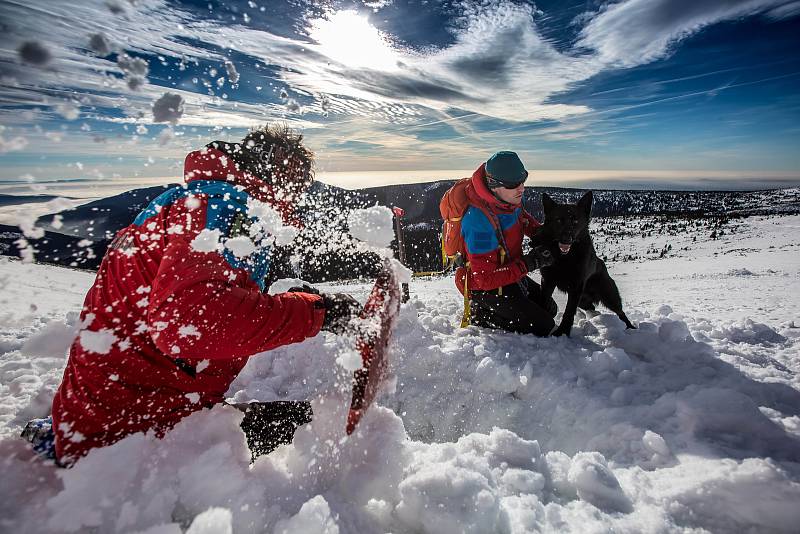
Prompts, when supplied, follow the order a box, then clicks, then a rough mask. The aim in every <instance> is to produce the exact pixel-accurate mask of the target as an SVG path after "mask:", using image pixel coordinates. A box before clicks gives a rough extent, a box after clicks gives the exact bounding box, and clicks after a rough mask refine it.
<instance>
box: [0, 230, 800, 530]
mask: <svg viewBox="0 0 800 534" xmlns="http://www.w3.org/2000/svg"><path fill="white" fill-rule="evenodd" d="M356 226H357V225H356ZM798 228H800V216H780V217H750V218H747V219H743V220H742V221H741V224H740V226H739V227H738V229H737V231H736V233H735V234H732V235H729V236H726V239H724V240H710V241H708V242H703V243H698V244H697V246H696V247H695V248H693V249H691V250H690V251H685V252H682V253H681V254H678V255H675V256H672V257H666V258H662V259H646V260H641V261H635V262H615V263H611V264H610V265H609V269H610V272H611V275H612V276H613V277H614V278H615V280H616V282H617V284H618V286H619V288H620V292H621V294H622V296H623V302H624V305H625V309H626V311H627V313H628V315H629V316H630V317H631V319H632V320H633V321H634V322H635V323H637V325H638V326H639V328H638V329H637V330H625V329H624V325H622V323H621V322H620V321H619V320H618V319H617V317H616V316H615V315H613V314H610V313H607V312H606V311H604V310H601V313H600V314H597V315H594V316H592V317H586V316H583V315H582V314H581V313H579V314H578V315H577V316H576V322H575V326H574V328H573V331H572V336H571V337H570V338H546V339H540V338H535V337H532V336H517V335H512V334H506V333H500V332H492V331H488V330H484V329H480V328H476V327H469V328H465V329H461V328H458V322H459V319H460V314H461V306H462V300H461V296H460V295H459V294H458V292H457V291H456V290H455V287H454V285H453V282H452V280H450V279H436V278H433V279H416V278H415V279H412V280H411V281H410V291H411V299H410V301H409V302H408V303H406V304H404V305H403V307H402V309H401V314H400V317H399V320H398V325H397V330H396V335H395V337H394V339H393V341H392V344H391V346H390V348H391V357H392V367H391V373H392V380H391V381H390V383H389V384H388V385H387V387H386V388H385V391H384V392H383V393H382V394H381V396H380V397H379V399H378V406H375V407H373V409H371V410H370V411H369V412H367V414H365V416H364V419H363V420H362V423H361V424H360V425H359V427H358V429H357V430H356V432H355V433H354V434H353V435H351V436H349V437H347V436H345V434H344V421H345V417H346V413H345V411H346V407H347V405H348V402H349V393H350V392H349V383H350V382H349V377H350V370H349V368H350V367H352V366H349V365H346V364H345V365H344V367H343V366H342V363H341V362H347V361H348V358H351V357H352V356H353V354H354V353H353V351H352V343H351V342H352V340H351V339H348V338H347V337H346V336H335V335H332V334H327V333H321V334H320V335H318V336H316V337H314V338H312V339H309V340H306V341H305V342H303V343H300V344H296V345H291V346H288V347H281V348H278V349H275V350H273V351H270V352H268V353H265V354H262V355H259V356H257V357H254V358H252V359H251V360H250V362H248V364H247V366H246V367H245V369H244V370H243V371H242V373H241V374H240V376H239V377H238V378H237V379H236V381H234V383H233V384H232V385H231V388H230V390H229V391H228V397H229V399H230V400H231V402H247V401H251V400H262V401H268V400H279V399H283V400H290V399H311V400H312V407H313V410H314V414H315V415H314V421H313V422H312V423H311V424H309V425H305V426H303V427H301V428H300V429H299V430H298V432H297V433H296V435H295V439H294V441H293V443H292V444H290V445H285V446H282V447H280V448H278V449H277V450H276V451H275V452H273V453H272V454H270V455H268V456H264V457H261V458H259V459H258V460H257V461H256V462H255V463H253V464H252V465H251V464H250V463H249V460H250V454H249V451H248V450H247V447H246V443H245V441H244V437H243V435H242V434H241V432H240V430H239V428H238V425H239V422H240V421H241V418H242V414H241V412H239V411H238V410H235V409H232V408H231V407H229V406H217V407H215V408H213V409H211V410H203V411H201V412H197V413H195V414H193V415H191V416H190V417H188V418H186V419H184V420H183V421H181V423H179V424H178V425H177V426H176V427H175V428H174V429H173V430H172V431H171V432H169V433H168V434H167V435H166V436H165V437H164V438H163V439H156V438H155V436H153V435H144V434H138V435H134V436H130V437H128V438H126V439H124V440H122V441H120V442H118V443H116V444H114V445H112V446H110V447H106V448H103V449H98V450H95V451H93V452H91V453H90V454H89V455H88V456H87V457H86V458H84V459H83V460H81V461H80V462H79V463H78V464H77V465H76V466H75V467H74V468H72V469H68V470H56V469H54V468H53V467H52V466H49V465H47V464H45V463H43V462H40V461H32V456H33V455H32V453H31V451H30V450H29V449H28V448H27V447H26V444H25V443H24V442H22V441H21V440H19V439H17V438H16V435H17V434H18V433H19V431H20V430H21V428H22V426H23V425H24V423H25V421H27V420H28V419H30V418H32V417H37V416H42V415H45V414H46V413H47V411H48V409H49V403H50V401H51V400H52V396H53V393H54V390H55V388H56V387H57V385H58V383H59V381H60V380H61V373H62V371H63V367H64V365H65V363H66V358H65V352H66V350H67V348H68V346H69V343H70V342H71V341H72V339H73V338H74V337H75V335H76V334H77V332H78V331H79V326H80V325H78V324H77V323H78V321H77V312H78V311H79V310H80V306H81V303H82V301H83V296H84V293H85V291H86V290H87V289H88V287H89V286H90V285H91V283H92V281H93V275H91V274H89V273H84V272H78V271H72V270H69V269H62V268H55V267H49V266H44V265H32V264H23V263H21V262H17V261H9V260H2V261H0V310H2V311H0V462H2V466H3V484H2V486H1V487H0V530H3V531H9V532H15V531H20V532H21V531H25V532H49V531H55V532H80V531H87V530H91V529H94V530H96V531H98V532H151V533H177V532H184V531H186V532H228V531H230V532H237V533H239V532H331V533H332V532H340V533H350V532H359V533H383V532H394V533H412V532H414V533H416V532H435V533H436V534H446V533H450V532H458V533H461V532H475V533H478V532H480V533H484V532H508V533H522V532H538V531H547V532H609V531H615V532H703V531H711V532H747V531H751V532H796V529H797V524H798V521H800V510H799V509H798V507H797V503H798V502H800V463H798V462H799V461H800V379H798V371H800V353H799V352H798V339H800V328H798V325H800V314H798V309H800V296H799V295H798V293H797V291H796V290H795V286H796V284H797V280H798V277H800V261H798V257H800V256H798V254H797V253H798V249H800V234H799V233H798ZM685 239H687V237H686V236H674V237H673V242H674V243H675V246H674V248H675V249H676V250H679V249H680V247H679V245H680V244H681V242H682V240H685ZM598 241H600V240H598ZM216 242H217V240H214V243H216ZM602 245H603V243H598V248H600V246H602ZM651 245H652V243H651V242H649V241H648V239H647V238H631V239H630V240H629V241H628V242H627V243H625V246H626V247H628V248H629V249H631V250H634V251H636V252H644V251H645V250H647V249H648V248H649V247H651ZM745 271H747V273H750V274H746V273H745ZM301 284H302V281H301V280H285V281H281V282H280V286H281V287H284V288H288V287H291V286H293V285H301ZM318 287H319V288H320V289H321V290H323V291H335V292H349V293H351V294H353V295H354V296H356V298H359V299H361V300H362V301H363V299H365V298H366V296H367V294H368V292H369V290H370V287H371V284H370V283H368V282H351V283H335V284H334V283H330V284H321V285H318ZM556 299H557V301H558V302H559V306H560V307H561V308H562V309H563V304H564V302H565V296H564V295H563V294H560V293H557V294H556ZM190 327H191V325H186V330H185V331H186V332H187V334H188V335H191V333H190V332H191V328H190ZM85 332H86V330H84V333H85ZM348 350H349V351H350V352H349V353H348ZM351 359H352V361H351V362H350V363H353V362H355V359H354V358H351ZM337 361H339V362H340V363H335V362H337ZM201 366H202V362H201V365H198V370H200V367H201ZM187 529H188V530H187Z"/></svg>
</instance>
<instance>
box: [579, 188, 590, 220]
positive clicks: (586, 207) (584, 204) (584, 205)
mask: <svg viewBox="0 0 800 534" xmlns="http://www.w3.org/2000/svg"><path fill="white" fill-rule="evenodd" d="M593 199H594V195H593V194H592V192H591V191H587V192H586V194H585V195H583V196H582V197H581V199H580V200H579V201H578V209H579V210H581V211H582V212H584V213H585V214H586V216H587V217H588V216H589V215H591V213H592V200H593Z"/></svg>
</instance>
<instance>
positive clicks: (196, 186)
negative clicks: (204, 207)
mask: <svg viewBox="0 0 800 534" xmlns="http://www.w3.org/2000/svg"><path fill="white" fill-rule="evenodd" d="M186 194H189V195H191V194H203V195H206V196H208V198H219V199H223V200H231V201H233V202H238V203H245V204H246V203H247V199H248V198H249V196H248V194H247V192H246V191H245V190H244V187H242V186H240V185H236V184H232V183H229V182H223V181H221V180H195V181H193V182H189V184H188V185H187V187H186Z"/></svg>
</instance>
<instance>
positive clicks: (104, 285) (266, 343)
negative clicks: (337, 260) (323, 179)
mask: <svg viewBox="0 0 800 534" xmlns="http://www.w3.org/2000/svg"><path fill="white" fill-rule="evenodd" d="M312 158H313V156H312V153H311V152H310V151H309V150H308V149H306V148H305V147H304V146H303V144H302V136H299V135H296V134H294V133H292V132H291V131H290V130H288V128H286V127H277V128H276V127H264V128H261V129H258V130H255V131H252V132H250V133H249V134H248V135H247V136H246V137H245V138H244V139H243V140H242V142H240V143H225V142H219V141H217V142H213V143H210V144H208V145H207V146H205V147H204V148H202V149H201V150H197V151H195V152H192V153H190V154H189V155H188V156H187V157H186V162H185V168H184V179H185V184H183V185H182V186H178V187H174V188H172V189H168V190H166V191H165V192H164V193H163V194H161V195H160V196H158V197H157V198H155V199H154V200H153V201H152V202H150V204H149V205H148V206H147V207H146V208H145V209H144V210H143V211H142V212H141V213H139V215H138V216H137V217H136V219H135V220H134V221H133V223H132V224H131V225H130V226H128V227H126V228H124V229H122V230H120V231H119V232H118V233H117V235H116V236H115V238H114V240H113V241H112V242H111V244H110V246H109V248H108V251H107V252H106V255H105V257H104V259H103V261H102V264H101V265H100V268H99V270H98V272H97V278H96V280H95V282H94V285H93V286H92V287H91V289H89V292H88V294H87V295H86V300H85V302H84V306H83V310H82V312H81V321H82V323H81V330H80V332H79V334H78V336H77V338H76V339H75V341H74V342H73V344H72V347H71V349H70V354H69V360H68V363H67V366H66V369H65V370H64V377H63V381H62V382H61V385H60V387H59V388H58V391H57V393H56V395H55V398H54V399H53V406H52V429H53V431H54V432H55V456H56V459H57V461H58V462H59V463H61V464H70V463H72V462H74V461H75V460H77V459H79V458H80V457H82V456H84V455H85V454H87V453H88V452H89V451H90V450H91V449H93V448H96V447H102V446H105V445H109V444H112V443H114V442H116V441H118V440H120V439H122V438H123V437H125V436H127V435H130V434H132V433H136V432H144V431H149V430H154V431H155V432H156V433H157V434H158V435H163V434H164V433H165V432H166V431H167V430H169V429H170V428H171V427H172V426H173V425H174V424H175V423H177V422H178V421H180V420H181V419H182V418H184V417H186V416H187V415H189V414H191V413H193V412H195V411H198V410H200V409H202V408H206V407H211V406H213V405H215V404H219V403H222V402H223V401H224V398H225V392H226V390H227V389H228V387H229V385H230V384H231V382H232V381H233V380H234V378H235V377H236V376H237V374H238V373H239V372H240V371H241V370H242V368H243V367H244V365H245V364H246V363H247V360H248V358H250V356H251V355H253V354H256V353H260V352H264V351H267V350H270V349H273V348H275V347H280V346H283V345H288V344H290V343H297V342H299V341H302V340H304V339H306V338H309V337H313V336H315V335H317V333H318V332H319V331H320V330H328V331H331V332H340V331H342V330H343V329H344V327H345V325H346V323H347V322H348V321H349V319H351V318H352V317H353V316H354V315H355V314H356V313H357V311H358V309H359V306H358V303H357V302H356V301H355V300H354V299H353V298H352V297H350V296H348V295H344V294H332V295H326V294H319V293H317V292H316V291H314V290H312V289H311V288H309V287H307V286H306V287H305V288H303V289H300V288H296V289H294V290H290V292H287V293H282V294H277V295H269V294H267V293H266V292H265V287H264V284H265V282H264V278H265V276H266V275H267V272H268V269H269V264H270V252H271V250H272V246H273V244H274V237H273V235H271V233H272V231H273V230H274V229H275V228H274V226H275V225H276V224H280V223H276V221H277V220H279V219H278V217H277V216H276V215H275V211H271V210H273V209H274V210H276V212H277V214H278V215H279V216H280V220H282V221H283V223H296V219H295V214H294V212H293V207H294V203H295V200H296V199H297V197H298V196H299V195H300V194H301V193H303V192H304V191H305V190H306V189H307V188H308V186H309V185H310V184H311V182H312V180H313V174H312V173H313V169H312V162H313V159H312ZM265 214H266V215H267V216H265ZM270 214H272V215H273V217H269V215H270ZM271 226H272V227H271ZM276 410H277V411H278V412H281V413H280V414H278V419H282V421H283V423H275V420H274V416H275V413H274V412H275V411H276ZM287 412H288V414H287ZM249 415H251V417H249ZM248 417H249V418H248ZM263 417H267V418H270V417H272V418H273V419H272V420H270V421H268V422H267V423H264V424H259V421H258V419H259V418H263ZM308 420H310V406H309V405H308V404H307V403H305V404H304V403H300V404H299V405H293V404H291V403H287V404H275V405H273V406H271V407H269V408H268V409H264V408H263V407H260V408H259V409H258V410H256V411H254V412H253V413H252V414H248V415H246V416H245V422H244V423H243V428H244V429H245V430H246V431H247V432H248V441H249V442H250V444H251V445H253V444H256V445H258V444H259V442H260V444H261V445H262V447H261V449H260V451H261V452H267V451H268V450H270V449H271V448H272V447H274V446H275V445H276V444H277V443H275V441H276V439H277V441H278V442H280V441H286V439H287V437H288V440H291V435H292V434H293V431H294V428H295V427H296V426H297V424H301V423H303V422H307V421H308ZM287 421H288V422H287ZM284 423H286V424H284ZM270 425H277V432H278V434H280V433H283V434H288V436H287V435H283V436H278V438H275V439H273V438H274V436H272V437H271V436H264V435H261V436H258V435H253V432H255V433H256V434H257V433H258V431H259V428H260V429H261V430H263V428H264V427H269V426H270ZM287 425H288V427H287ZM255 453H256V451H254V454H255Z"/></svg>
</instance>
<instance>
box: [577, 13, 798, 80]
mask: <svg viewBox="0 0 800 534" xmlns="http://www.w3.org/2000/svg"><path fill="white" fill-rule="evenodd" d="M789 3H790V2H788V1H787V0H703V1H700V2H698V1H697V0H627V1H624V2H618V3H609V4H606V5H605V6H604V7H603V8H602V9H601V11H600V12H599V13H598V14H597V15H596V16H595V17H593V18H591V20H589V22H588V23H587V24H586V26H585V27H584V28H583V30H582V31H581V36H580V38H579V40H578V42H577V46H579V47H583V48H586V49H588V50H593V51H595V52H596V53H597V60H599V61H600V62H602V63H603V64H604V65H608V66H619V67H634V66H636V65H642V64H644V63H649V62H651V61H655V60H657V59H660V58H662V57H664V56H666V55H667V54H669V52H670V51H671V48H670V47H671V46H674V45H676V44H677V43H678V42H679V41H681V40H683V39H685V38H687V37H688V36H690V35H692V34H694V33H696V32H698V31H699V30H701V29H702V28H704V27H706V26H708V25H710V24H714V23H717V22H720V21H724V20H733V19H737V18H741V17H745V16H748V15H753V14H755V13H763V12H765V11H770V10H775V9H779V8H782V7H783V6H786V5H787V4H789Z"/></svg>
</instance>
